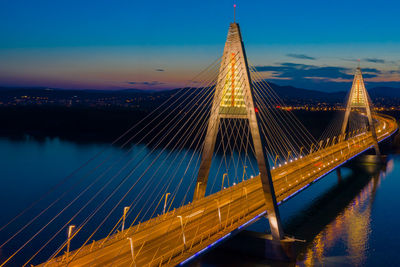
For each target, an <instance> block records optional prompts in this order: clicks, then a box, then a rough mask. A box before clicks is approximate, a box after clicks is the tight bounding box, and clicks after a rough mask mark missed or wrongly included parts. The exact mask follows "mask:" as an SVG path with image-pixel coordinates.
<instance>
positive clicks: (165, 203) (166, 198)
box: [163, 193, 170, 214]
mask: <svg viewBox="0 0 400 267" xmlns="http://www.w3.org/2000/svg"><path fill="white" fill-rule="evenodd" d="M169 195H170V193H166V194H165V201H164V209H163V214H165V209H166V207H167V200H168V196H169Z"/></svg>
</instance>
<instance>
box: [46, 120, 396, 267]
mask: <svg viewBox="0 0 400 267" xmlns="http://www.w3.org/2000/svg"><path fill="white" fill-rule="evenodd" d="M377 119H378V125H377V127H376V130H377V135H378V139H379V141H382V140H384V139H385V138H387V137H389V136H390V135H391V134H393V133H394V132H395V131H396V130H397V123H396V121H395V120H394V119H393V118H389V117H386V116H381V115H379V116H378V117H377ZM372 145H373V140H372V137H371V134H366V133H363V134H360V135H358V136H355V137H353V138H350V139H349V140H346V141H342V142H340V143H337V144H335V145H332V146H329V147H328V148H325V149H321V150H319V151H317V152H314V153H312V154H309V155H307V156H304V157H302V158H299V159H297V160H296V161H292V162H288V163H287V164H285V165H283V166H281V167H279V168H276V169H274V170H272V171H271V172H272V177H273V183H274V188H275V193H276V197H277V201H278V202H279V203H282V202H283V201H285V200H286V199H288V198H290V197H291V196H293V195H294V194H296V193H297V192H299V191H301V190H302V189H304V188H305V187H307V186H308V185H310V184H311V183H313V182H315V181H316V180H318V179H319V178H321V177H323V176H324V175H325V174H327V173H329V172H330V171H332V170H334V169H335V168H337V167H338V166H340V165H341V164H343V163H344V162H346V161H348V160H349V159H351V158H353V157H354V156H356V155H358V154H360V153H362V152H363V151H365V150H367V149H368V148H370V147H371V146H372ZM178 215H179V216H182V219H183V224H184V225H183V229H184V231H182V226H181V222H180V218H178V217H177V216H178ZM263 215H265V207H264V195H263V191H262V187H261V181H260V177H259V176H256V177H254V178H252V179H249V180H246V181H243V182H241V183H238V184H237V185H234V186H231V187H229V188H227V189H224V190H222V191H220V192H218V193H215V194H212V195H209V196H207V197H205V198H203V199H201V200H199V201H195V202H194V203H190V204H188V205H185V206H183V207H181V208H178V209H176V210H173V211H171V212H168V213H166V214H164V215H161V216H158V217H156V218H153V219H151V220H149V221H147V222H145V223H142V224H140V225H135V226H133V227H131V228H129V229H126V230H125V231H123V232H121V233H118V234H115V235H113V236H111V237H109V238H108V239H107V240H105V239H102V240H98V241H96V242H94V243H91V244H89V245H86V246H84V247H82V248H81V249H80V250H76V251H72V252H71V253H70V262H69V264H68V265H69V266H86V265H90V266H110V265H113V266H135V264H136V266H146V265H147V266H155V265H176V264H179V263H181V262H182V261H185V260H187V259H190V257H192V256H193V255H196V254H197V253H199V252H201V251H203V250H205V249H206V248H207V247H209V246H212V245H213V244H214V243H215V242H216V241H218V240H220V239H223V238H225V237H228V236H229V235H231V232H232V231H234V230H240V229H242V228H243V227H244V226H245V225H247V224H249V223H252V222H253V221H255V220H257V219H258V218H260V217H261V216H263ZM183 233H184V234H183ZM128 237H130V238H132V240H133V244H134V260H133V258H132V254H131V247H130V242H129V240H127V238H128ZM71 259H72V261H71ZM42 265H43V266H44V265H46V266H64V265H66V261H65V255H64V256H60V257H57V258H55V259H53V260H52V261H50V262H47V263H44V264H42ZM42 265H41V266H42Z"/></svg>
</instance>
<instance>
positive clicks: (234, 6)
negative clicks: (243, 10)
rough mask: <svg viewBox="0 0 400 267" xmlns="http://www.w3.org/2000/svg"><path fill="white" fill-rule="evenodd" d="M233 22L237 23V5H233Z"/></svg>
mask: <svg viewBox="0 0 400 267" xmlns="http://www.w3.org/2000/svg"><path fill="white" fill-rule="evenodd" d="M233 22H234V23H235V22H236V4H235V3H233Z"/></svg>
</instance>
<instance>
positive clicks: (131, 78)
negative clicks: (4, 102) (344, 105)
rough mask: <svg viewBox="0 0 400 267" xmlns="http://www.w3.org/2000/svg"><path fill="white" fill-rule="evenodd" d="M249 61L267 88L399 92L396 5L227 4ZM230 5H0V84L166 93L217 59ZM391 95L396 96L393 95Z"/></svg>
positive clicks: (135, 1) (208, 0) (17, 0)
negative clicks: (362, 87) (358, 77)
mask: <svg viewBox="0 0 400 267" xmlns="http://www.w3.org/2000/svg"><path fill="white" fill-rule="evenodd" d="M235 2H236V5H237V9H236V21H237V22H238V23H239V24H240V27H241V32H242V36H243V40H244V43H245V48H246V52H247V57H248V59H249V61H250V64H251V65H253V66H256V68H257V70H258V71H259V72H261V73H262V74H263V76H264V77H265V78H266V79H267V80H268V81H270V82H273V83H277V84H281V85H292V86H296V87H302V88H307V89H314V90H321V91H328V92H331V91H340V90H348V89H349V87H350V84H351V80H352V74H353V72H354V68H355V67H357V64H358V63H357V59H360V60H361V63H360V64H361V67H362V68H363V70H364V74H365V78H366V81H367V86H368V87H375V86H392V87H397V88H400V20H399V17H398V12H399V10H400V1H394V0H390V1H389V0H380V1H372V0H363V1H361V0H351V1H349V0H346V1H345V0H336V1H321V0H303V1H293V0H280V1H270V0H257V1H256V0H246V1H244V0H236V1H235ZM233 3H234V1H232V0H230V1H228V0H218V1H215V0H214V1H212V0H203V1H192V0H190V1H189V0H172V1H158V0H153V1H139V0H130V1H124V0H96V1H94V0H85V1H82V0H69V1H65V0H57V1H54V0H52V1H49V0H37V1H31V0H0V86H3V87H28V86H29V87H51V88H63V89H126V88H139V89H146V90H160V89H172V88H177V87H180V86H183V85H185V84H187V82H188V81H190V80H191V79H193V77H195V76H196V75H197V74H198V73H199V72H201V71H202V70H203V69H205V68H206V67H207V66H209V65H210V64H212V63H213V62H214V61H215V60H216V59H217V58H219V57H220V56H221V55H222V51H223V46H224V43H225V38H226V34H227V30H228V27H229V23H230V22H232V21H233ZM399 90H400V89H399Z"/></svg>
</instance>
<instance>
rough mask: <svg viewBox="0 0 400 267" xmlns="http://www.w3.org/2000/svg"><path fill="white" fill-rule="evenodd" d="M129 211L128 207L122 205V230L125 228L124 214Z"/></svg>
mask: <svg viewBox="0 0 400 267" xmlns="http://www.w3.org/2000/svg"><path fill="white" fill-rule="evenodd" d="M128 211H129V207H124V212H123V214H122V227H121V231H124V229H125V219H126V214H127V213H128Z"/></svg>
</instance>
